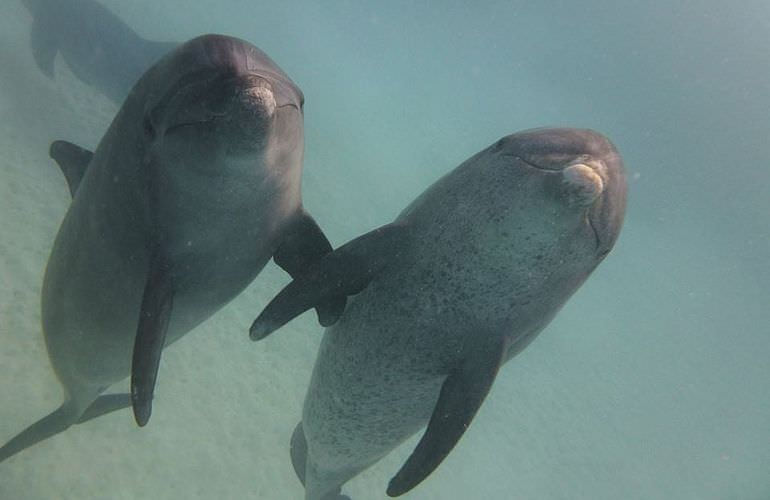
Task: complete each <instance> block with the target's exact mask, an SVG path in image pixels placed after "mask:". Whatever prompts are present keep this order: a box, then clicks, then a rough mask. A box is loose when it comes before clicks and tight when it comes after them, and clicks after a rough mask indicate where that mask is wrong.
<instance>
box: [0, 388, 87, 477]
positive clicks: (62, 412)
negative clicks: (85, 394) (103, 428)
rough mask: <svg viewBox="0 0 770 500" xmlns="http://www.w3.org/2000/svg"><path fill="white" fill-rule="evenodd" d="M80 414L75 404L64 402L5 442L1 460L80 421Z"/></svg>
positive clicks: (0, 452) (0, 456) (0, 451)
mask: <svg viewBox="0 0 770 500" xmlns="http://www.w3.org/2000/svg"><path fill="white" fill-rule="evenodd" d="M79 418H80V414H79V413H78V412H77V409H76V408H75V406H74V405H73V404H71V403H69V402H67V403H64V404H63V405H61V406H60V407H59V409H58V410H56V411H54V412H53V413H50V414H49V415H48V416H46V417H43V418H42V419H40V420H38V421H37V422H35V423H34V424H32V425H30V426H29V427H27V428H26V429H24V430H23V431H22V432H21V433H19V434H18V435H17V436H16V437H14V438H13V439H11V440H10V441H8V442H7V443H5V445H3V447H2V448H0V462H2V461H4V460H5V459H6V458H9V457H11V456H13V455H15V454H17V453H18V452H20V451H22V450H25V449H27V448H29V447H30V446H32V445H34V444H37V443H39V442H40V441H42V440H44V439H47V438H49V437H51V436H54V435H56V434H58V433H60V432H62V431H64V430H66V429H68V428H69V427H70V426H71V425H72V424H74V423H75V422H77V421H78V419H79Z"/></svg>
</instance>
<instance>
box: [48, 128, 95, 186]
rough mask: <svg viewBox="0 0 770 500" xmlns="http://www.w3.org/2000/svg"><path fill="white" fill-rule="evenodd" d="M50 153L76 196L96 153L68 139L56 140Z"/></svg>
mask: <svg viewBox="0 0 770 500" xmlns="http://www.w3.org/2000/svg"><path fill="white" fill-rule="evenodd" d="M48 153H49V155H50V156H51V158H53V159H54V161H56V163H57V164H58V165H59V168H61V171H62V172H63V173H64V177H65V178H66V179H67V184H68V185H69V187H70V193H71V194H72V197H73V198H74V197H75V191H77V190H78V186H79V185H80V181H81V180H82V179H83V175H85V173H86V169H87V168H88V164H89V163H91V159H92V158H93V156H94V154H93V153H92V152H91V151H89V150H87V149H83V148H81V147H80V146H76V145H75V144H72V143H71V142H67V141H54V142H53V143H52V144H51V148H50V150H49V152H48Z"/></svg>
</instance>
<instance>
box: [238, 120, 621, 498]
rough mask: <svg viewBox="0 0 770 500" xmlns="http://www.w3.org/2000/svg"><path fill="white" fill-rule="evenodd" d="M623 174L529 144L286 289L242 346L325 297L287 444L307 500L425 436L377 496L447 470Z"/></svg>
mask: <svg viewBox="0 0 770 500" xmlns="http://www.w3.org/2000/svg"><path fill="white" fill-rule="evenodd" d="M625 205H626V180H625V174H624V170H623V165H622V160H621V158H620V156H619V154H618V152H617V151H616V149H615V147H614V146H613V145H612V144H611V143H610V142H609V141H608V140H607V139H606V138H604V137H603V136H602V135H600V134H598V133H596V132H593V131H590V130H580V129H535V130H529V131H524V132H520V133H517V134H513V135H510V136H507V137H505V138H503V139H501V140H500V141H498V142H497V143H495V144H493V145H492V146H490V147H488V148H487V149H485V150H483V151H481V152H480V153H478V154H476V155H475V156H473V157H472V158H470V159H468V160H467V161H465V162H464V163H463V164H462V165H460V166H459V167H457V168H456V169H455V170H453V171H452V172H450V173H449V174H447V175H446V176H444V177H443V178H441V179H440V180H439V181H438V182H436V183H435V184H434V185H433V186H432V187H430V188H429V189H428V190H427V191H425V192H424V193H423V194H422V195H421V196H420V197H418V198H417V199H416V200H415V201H414V202H413V203H412V204H411V205H410V206H409V207H408V208H407V209H406V210H404V211H403V212H402V213H401V214H400V216H399V217H398V218H397V219H396V220H395V221H394V222H393V223H392V224H389V225H386V226H384V227H382V228H380V229H377V230H375V231H373V232H371V233H368V234H366V235H364V236H361V237H359V238H357V239H355V240H353V241H351V242H349V243H347V244H345V245H343V246H342V247H340V248H339V249H337V250H335V251H334V252H333V253H331V254H329V255H327V256H325V257H324V258H322V259H321V260H320V261H319V262H318V263H317V264H315V265H313V266H311V267H310V268H309V269H308V271H307V272H306V273H304V274H303V275H302V276H300V277H299V278H295V279H294V280H293V281H292V282H291V283H290V284H289V285H288V286H287V287H286V288H285V289H284V290H282V291H281V292H280V293H279V294H278V295H277V296H276V297H275V299H273V301H272V302H271V303H270V304H268V306H267V308H266V309H265V310H264V311H263V312H262V314H261V315H260V316H259V318H257V320H256V321H255V322H254V324H253V325H252V328H251V337H252V339H254V340H257V339H261V338H264V337H265V336H267V335H268V334H270V333H271V332H272V331H274V330H275V329H277V328H279V327H280V326H281V325H283V324H285V323H286V322H287V321H289V320H290V319H291V318H293V317H295V316H296V315H298V314H299V313H301V312H302V311H304V310H307V309H309V308H310V307H312V306H314V305H316V304H319V303H321V301H323V300H326V299H328V298H329V297H334V296H336V295H338V294H340V293H342V294H345V295H354V294H357V295H356V296H355V297H354V298H352V299H351V300H350V303H349V305H348V307H347V309H346V311H345V313H344V314H343V315H342V317H341V318H340V320H339V322H337V323H336V324H335V325H334V326H332V327H330V328H328V329H327V330H326V332H325V334H324V337H323V341H322V343H321V347H320V351H319V353H318V358H317V361H316V364H315V368H314V371H313V375H312V380H311V382H310V386H309V388H308V391H307V395H306V398H305V404H304V409H303V413H302V421H301V422H300V424H299V425H298V426H297V428H296V430H295V432H294V436H293V438H292V443H291V457H292V462H293V464H294V468H295V471H296V472H297V475H298V476H299V478H300V480H301V481H302V482H303V483H304V485H305V491H306V496H305V498H306V500H319V499H324V500H326V499H328V498H335V497H336V496H337V495H339V494H340V489H341V486H342V485H343V484H344V483H345V482H346V481H348V480H349V479H351V478H352V477H354V476H355V475H357V474H358V473H359V472H361V471H362V470H364V469H365V468H367V467H369V466H370V465H372V464H373V463H375V462H376V461H378V460H379V459H380V458H382V457H383V456H384V455H386V454H387V453H388V452H390V451H391V450H393V449H394V448H395V447H396V446H397V445H399V444H400V443H402V442H403V441H404V440H405V439H407V438H408V437H409V436H411V435H413V434H414V433H416V432H418V431H419V430H420V429H421V428H422V427H423V426H425V425H426V424H427V429H426V431H425V433H424V434H423V436H422V438H421V440H420V441H419V444H418V445H417V447H416V448H415V450H414V452H413V453H412V455H411V456H410V457H409V459H408V460H407V462H406V463H405V464H404V466H403V467H402V468H401V470H400V471H399V472H398V474H396V476H395V477H394V478H393V479H392V480H391V481H390V484H389V486H388V489H387V493H388V495H390V496H398V495H401V494H403V493H405V492H407V491H409V490H410V489H412V488H414V487H415V486H416V485H417V484H418V483H420V482H421V481H422V480H423V479H425V478H426V477H427V476H428V475H429V474H430V473H431V472H432V471H433V470H434V469H435V468H436V467H437V466H438V465H439V464H440V463H441V461H442V460H443V459H444V458H445V457H446V456H447V454H448V453H449V452H450V451H451V450H452V448H453V447H454V446H455V444H456V443H457V441H458V440H459V439H460V437H461V436H462V434H463V432H464V431H465V429H466V428H467V426H468V425H469V424H470V422H471V419H472V418H473V416H474V415H475V413H476V411H477V410H478V409H479V407H480V406H481V404H482V402H483V401H484V398H485V397H486V395H487V393H488V391H489V389H490V387H491V385H492V383H493V381H494V379H495V377H496V375H497V372H498V369H499V368H500V366H501V365H502V364H503V363H504V362H506V361H507V360H509V359H511V358H512V357H513V356H515V355H516V354H517V353H519V352H520V351H521V350H522V349H524V348H525V347H526V346H527V345H528V344H529V343H530V342H531V341H532V339H533V338H534V337H535V336H536V335H537V334H538V333H539V332H540V331H541V330H542V329H543V328H544V327H545V326H546V325H547V324H548V323H549V322H550V321H551V319H552V318H553V317H554V316H555V314H556V313H557V312H558V311H559V309H560V308H561V307H562V306H563V305H564V303H565V302H566V301H567V300H568V299H569V297H570V296H571V295H572V294H573V293H574V292H575V291H576V290H577V289H578V287H580V285H581V284H582V283H583V282H584V281H585V280H586V278H587V277H588V276H589V275H590V274H591V272H592V271H593V270H594V269H595V268H596V266H597V265H598V264H599V263H600V262H601V261H602V259H604V257H605V256H606V255H607V253H608V252H609V251H610V249H611V248H612V247H613V245H614V243H615V240H616V239H617V237H618V234H619V232H620V228H621V225H622V222H623V217H624V212H625Z"/></svg>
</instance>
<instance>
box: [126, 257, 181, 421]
mask: <svg viewBox="0 0 770 500" xmlns="http://www.w3.org/2000/svg"><path fill="white" fill-rule="evenodd" d="M160 253H161V252H156V255H155V256H154V257H153V258H152V259H151V264H150V273H149V276H148V277H147V283H146V285H145V287H144V296H143V297H142V309H141V312H140V315H139V326H138V327H137V333H136V339H135V340H134V354H133V358H132V360H131V403H132V405H133V408H134V418H135V419H136V423H137V424H139V426H140V427H144V426H145V425H146V424H147V422H148V421H149V420H150V414H151V413H152V396H153V392H154V391H155V380H156V378H157V376H158V365H159V364H160V355H161V352H162V351H163V346H164V345H165V343H166V332H167V330H168V321H169V318H170V317H171V309H172V307H173V303H174V285H173V279H172V276H171V266H170V265H169V264H168V263H167V260H166V259H165V258H163V257H162V256H161V255H160Z"/></svg>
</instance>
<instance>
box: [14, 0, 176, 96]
mask: <svg viewBox="0 0 770 500" xmlns="http://www.w3.org/2000/svg"><path fill="white" fill-rule="evenodd" d="M21 1H22V3H23V4H24V5H25V6H26V7H27V9H28V10H29V12H30V13H31V14H32V31H31V33H30V45H31V47H32V54H33V55H34V57H35V62H36V63H37V66H38V67H39V68H40V70H41V71H42V72H43V73H44V74H45V75H47V76H48V77H49V78H53V76H54V59H55V58H56V54H57V53H61V55H62V57H63V58H64V60H65V61H66V62H67V65H68V66H69V67H70V69H71V70H72V73H74V75H75V76H76V77H78V79H80V80H81V81H82V82H84V83H86V84H88V85H90V86H92V87H94V88H96V89H98V90H99V91H100V92H101V93H102V94H104V95H105V96H107V97H108V98H109V99H111V100H112V101H113V102H115V103H116V104H118V105H121V104H122V103H123V100H124V99H125V98H126V96H127V95H128V92H129V91H130V90H131V87H133V85H134V83H136V81H137V80H138V79H139V77H141V76H142V74H143V73H144V72H145V71H146V70H147V69H148V68H149V67H150V66H152V65H153V63H155V62H156V61H157V60H158V59H160V58H161V57H162V56H163V55H165V54H166V53H168V52H170V51H171V50H173V49H174V48H175V47H177V46H178V45H179V44H178V43H176V42H154V41H150V40H145V39H144V38H142V37H140V36H139V35H137V34H136V32H134V30H132V29H131V28H130V27H128V26H127V25H126V24H125V23H124V22H123V21H121V20H120V18H119V17H118V16H116V15H115V14H113V13H112V12H110V11H109V10H108V9H107V8H106V7H104V6H103V5H101V4H100V3H98V2H96V1H94V0H21Z"/></svg>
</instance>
